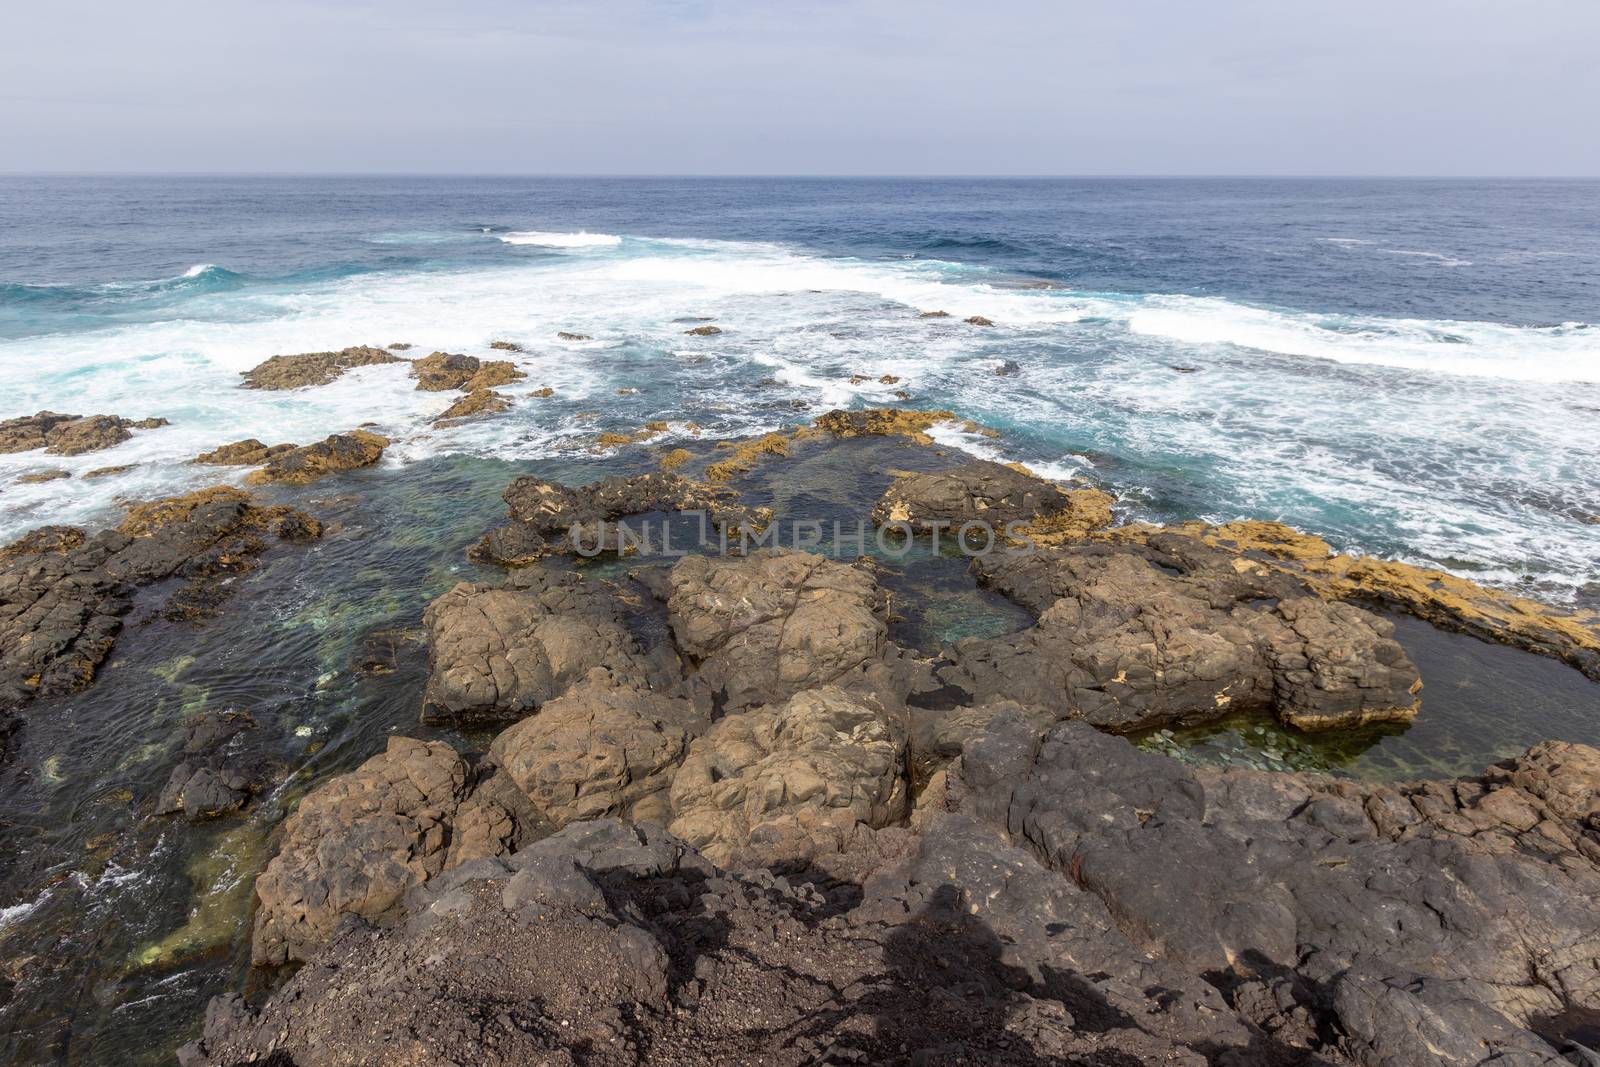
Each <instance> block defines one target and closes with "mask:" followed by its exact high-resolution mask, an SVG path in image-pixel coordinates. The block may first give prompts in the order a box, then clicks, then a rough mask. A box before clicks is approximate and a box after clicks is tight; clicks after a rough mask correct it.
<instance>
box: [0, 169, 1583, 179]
mask: <svg viewBox="0 0 1600 1067" xmlns="http://www.w3.org/2000/svg"><path fill="white" fill-rule="evenodd" d="M0 178H523V179H540V180H548V179H563V180H573V179H585V180H596V179H603V180H607V181H618V180H633V181H663V180H672V181H730V180H731V181H755V180H766V181H773V180H779V181H1221V180H1225V181H1600V174H1312V173H1299V172H1296V173H1285V174H1260V173H1215V174H1206V173H1193V174H1140V173H1133V172H1129V173H1109V172H1108V173H1088V174H1043V173H1040V174H957V173H950V174H931V173H930V174H895V173H888V172H885V173H869V174H828V173H779V172H770V173H768V172H758V171H756V172H743V173H734V172H728V173H717V172H689V171H682V172H674V171H663V172H659V173H647V172H620V171H612V172H606V171H592V172H585V171H570V172H569V171H510V170H506V171H499V170H486V171H426V170H0Z"/></svg>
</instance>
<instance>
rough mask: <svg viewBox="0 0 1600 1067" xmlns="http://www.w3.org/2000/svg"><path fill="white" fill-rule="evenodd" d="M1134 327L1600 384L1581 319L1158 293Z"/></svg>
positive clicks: (1593, 340)
mask: <svg viewBox="0 0 1600 1067" xmlns="http://www.w3.org/2000/svg"><path fill="white" fill-rule="evenodd" d="M1128 328H1129V330H1131V331H1132V332H1133V333H1135V334H1143V335H1146V336H1152V337H1164V338H1167V339H1169V340H1174V341H1182V342H1184V343H1186V344H1196V345H1207V344H1232V345H1240V346H1243V347H1246V348H1255V349H1260V350H1262V351H1264V352H1277V353H1280V354H1282V355H1288V356H1312V357H1316V358H1319V359H1329V360H1333V361H1335V362H1338V363H1368V364H1379V365H1382V366H1388V367H1402V368H1405V369H1407V370H1416V371H1426V372H1429V373H1434V374H1461V375H1472V376H1475V377H1491V378H1510V379H1515V380H1520V381H1531V382H1569V381H1570V382H1600V330H1596V329H1594V328H1592V327H1589V326H1586V325H1584V324H1581V323H1576V324H1574V323H1568V324H1566V325H1563V326H1547V327H1538V326H1505V325H1501V324H1499V323H1492V322H1445V321H1429V320H1424V319H1385V318H1377V317H1361V316H1353V315H1314V314H1310V313H1305V312H1288V311H1273V310H1267V309H1263V308H1254V307H1249V306H1246V305H1243V304H1235V303H1233V302H1231V301H1228V300H1220V299H1215V298H1210V297H1151V298H1149V299H1148V300H1147V301H1146V302H1145V305H1144V307H1142V308H1141V309H1140V310H1138V311H1136V312H1134V313H1133V315H1132V316H1131V317H1130V318H1129V321H1128Z"/></svg>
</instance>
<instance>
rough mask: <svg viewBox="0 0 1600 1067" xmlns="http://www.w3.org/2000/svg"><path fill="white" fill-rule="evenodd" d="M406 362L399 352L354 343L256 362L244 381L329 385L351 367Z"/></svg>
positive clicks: (264, 385)
mask: <svg viewBox="0 0 1600 1067" xmlns="http://www.w3.org/2000/svg"><path fill="white" fill-rule="evenodd" d="M405 347H408V348H409V347H410V346H409V345H407V346H405ZM404 362H406V361H405V360H404V359H402V358H400V357H399V356H396V355H393V354H391V353H389V352H386V351H384V350H383V349H381V348H373V347H371V346H369V345H355V346H353V347H350V348H346V349H342V350H340V351H338V352H302V353H299V354H298V355H292V356H273V357H272V358H271V359H268V360H267V361H266V362H264V363H259V364H257V365H256V366H254V367H252V368H250V369H249V370H247V371H245V372H244V383H243V384H244V387H245V388H246V389H302V388H305V387H306V386H311V385H327V384H328V383H329V382H332V381H334V380H335V379H337V378H338V377H339V376H340V375H342V374H343V373H344V372H345V371H347V370H349V369H351V368H352V367H370V366H373V365H375V364H382V363H404Z"/></svg>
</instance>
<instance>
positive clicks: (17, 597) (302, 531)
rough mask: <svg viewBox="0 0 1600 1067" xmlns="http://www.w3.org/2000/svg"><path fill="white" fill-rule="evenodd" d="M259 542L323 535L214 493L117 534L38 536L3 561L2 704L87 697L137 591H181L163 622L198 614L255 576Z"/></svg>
mask: <svg viewBox="0 0 1600 1067" xmlns="http://www.w3.org/2000/svg"><path fill="white" fill-rule="evenodd" d="M266 534H270V535H272V536H275V537H277V538H278V539H280V540H284V541H305V540H310V539H313V538H315V537H317V536H319V535H320V534H321V527H320V525H319V524H318V523H317V521H316V520H315V519H313V518H311V517H310V516H308V515H305V514H304V513H302V512H299V511H296V510H294V509H292V508H287V507H264V506H262V505H259V504H257V503H255V502H254V501H253V500H252V499H251V498H250V496H249V495H248V494H247V493H244V492H241V491H240V490H237V489H231V488H215V489H205V490H201V491H199V492H195V493H190V494H188V495H186V496H182V497H173V498H170V499H167V500H160V501H156V502H154V503H149V504H138V505H135V506H134V507H132V508H130V509H129V511H128V515H127V518H126V519H125V520H124V521H123V523H122V525H121V526H120V527H118V528H117V529H115V530H103V531H101V532H100V533H97V534H94V535H93V536H90V535H89V534H87V533H85V532H84V531H83V530H80V529H77V528H75V527H59V526H56V527H43V528H41V529H39V530H35V531H33V532H32V533H30V534H27V535H26V536H24V537H22V538H21V539H19V540H17V541H15V542H13V543H12V544H10V545H8V546H6V547H5V548H4V549H0V704H7V705H16V704H21V703H24V702H26V701H28V700H31V699H32V698H34V697H36V696H51V695H57V694H61V693H69V692H72V691H74V690H76V689H81V688H83V687H84V686H87V685H88V684H89V683H90V681H91V680H93V678H94V672H95V669H96V668H97V667H98V666H99V664H100V662H101V661H102V660H103V659H104V658H105V657H106V655H107V654H108V653H109V652H110V650H111V646H112V643H113V642H114V641H115V639H116V634H117V632H118V631H119V630H120V629H121V628H122V617H123V615H125V614H126V613H127V612H128V610H129V609H130V608H131V606H132V600H133V596H134V593H135V591H136V590H137V589H138V588H139V587H141V586H146V585H151V584H153V583H155V582H159V581H161V580H163V579H167V578H182V579H185V585H184V586H183V587H182V588H180V589H179V590H177V591H176V592H175V593H173V594H172V595H171V596H170V597H169V598H168V599H167V601H166V604H165V606H164V608H163V609H162V610H163V611H164V612H165V613H167V614H171V615H175V616H177V617H182V618H193V617H198V616H203V615H205V614H207V613H208V612H209V611H210V610H212V609H213V608H214V606H215V604H216V603H217V602H219V601H220V600H221V599H222V598H223V597H224V596H225V595H226V593H227V589H228V585H227V580H228V579H230V578H232V577H235V576H237V575H239V574H243V573H248V572H249V571H250V570H251V569H252V568H253V566H254V559H255V557H256V556H258V555H259V554H260V553H261V552H262V551H263V550H264V549H265V548H266V542H265V541H264V540H263V535H266Z"/></svg>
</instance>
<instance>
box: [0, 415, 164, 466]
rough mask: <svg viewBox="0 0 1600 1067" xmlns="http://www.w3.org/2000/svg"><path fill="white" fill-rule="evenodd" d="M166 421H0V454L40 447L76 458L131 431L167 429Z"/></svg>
mask: <svg viewBox="0 0 1600 1067" xmlns="http://www.w3.org/2000/svg"><path fill="white" fill-rule="evenodd" d="M166 425H167V420H166V419H138V420H134V419H125V418H123V417H122V416H121V415H88V416H84V415H58V414H56V413H55V412H53V411H41V412H39V413H38V414H37V415H24V416H22V417H21V418H16V419H7V420H5V421H4V422H0V453H11V452H31V451H33V450H34V449H38V448H42V449H44V450H45V451H46V452H48V453H50V454H52V455H56V456H78V455H82V454H83V453H85V452H96V451H98V450H100V449H102V448H110V447H111V446H112V445H119V444H121V443H122V442H124V441H126V440H128V439H129V438H130V437H132V436H133V434H132V432H131V431H133V430H153V429H156V428H157V427H161V426H166Z"/></svg>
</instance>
